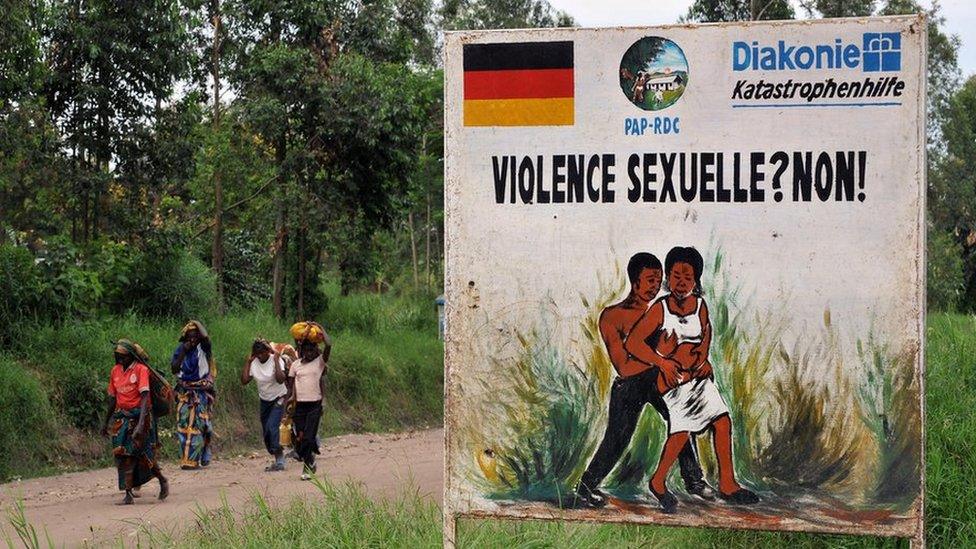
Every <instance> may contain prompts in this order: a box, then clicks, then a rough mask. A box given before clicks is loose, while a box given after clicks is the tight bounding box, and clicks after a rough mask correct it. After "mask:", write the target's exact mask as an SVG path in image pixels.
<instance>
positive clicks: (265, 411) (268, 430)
mask: <svg viewBox="0 0 976 549" xmlns="http://www.w3.org/2000/svg"><path fill="white" fill-rule="evenodd" d="M272 353H273V354H272ZM252 379H253V380H254V381H255V382H256V383H257V386H258V397H260V399H261V415H260V417H261V430H262V434H263V436H264V447H265V448H267V449H268V453H269V454H271V455H272V456H274V461H273V462H272V463H271V465H269V466H267V467H265V468H264V470H265V471H284V470H285V457H284V452H283V451H282V448H281V438H280V435H279V433H280V431H279V429H280V428H281V416H282V414H283V413H284V410H285V396H286V395H287V394H288V388H287V387H285V370H284V368H283V366H282V360H281V356H280V355H279V354H278V353H277V352H274V350H273V349H272V347H271V344H270V343H269V342H268V341H267V340H264V339H256V340H254V344H253V345H251V354H250V355H249V356H248V357H247V358H246V359H245V360H244V369H243V370H241V383H242V384H244V385H247V384H248V383H250V381H251V380H252Z"/></svg>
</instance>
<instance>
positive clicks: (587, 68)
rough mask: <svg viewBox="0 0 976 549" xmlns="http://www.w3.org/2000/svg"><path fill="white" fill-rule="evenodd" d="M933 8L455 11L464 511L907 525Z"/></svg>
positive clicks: (450, 132)
mask: <svg viewBox="0 0 976 549" xmlns="http://www.w3.org/2000/svg"><path fill="white" fill-rule="evenodd" d="M925 47H926V46H925V21H924V19H922V18H921V17H892V18H871V19H847V20H835V21H829V20H825V21H804V22H789V23H786V22H783V23H780V22H772V23H750V24H722V25H681V26H667V27H648V28H614V29H557V30H527V31H487V32H455V33H448V34H447V35H446V38H445V58H444V70H445V91H444V93H445V104H446V112H445V130H446V148H447V153H446V155H447V156H446V215H447V221H446V235H447V251H446V254H447V256H446V257H447V275H446V285H447V293H446V299H447V322H446V326H447V334H446V370H447V371H446V385H447V408H446V418H445V423H446V427H447V442H446V446H447V448H446V450H447V460H446V463H447V471H446V481H447V482H446V494H445V500H444V503H445V514H446V516H447V518H448V521H447V530H448V538H447V541H448V542H449V543H450V542H452V541H453V538H451V536H452V535H453V534H452V532H451V530H452V522H453V517H456V516H495V517H517V518H550V519H561V520H588V521H607V522H637V523H660V524H672V525H695V526H716V527H729V528H753V529H769V530H804V531H818V532H848V533H858V534H876V535H895V536H905V537H912V536H916V534H917V533H918V532H919V531H920V527H921V522H922V501H923V498H922V493H923V467H922V463H923V461H924V460H923V444H922V440H923V422H922V418H923V407H922V399H921V395H922V389H923V388H922V381H923V380H922V372H923V365H922V353H921V349H922V343H923V326H924V303H925V300H924V288H925V281H924V230H923V229H924V210H925V208H924V196H925V193H924V189H925V185H924V174H925V158H924V143H925V102H924V96H925V93H924V92H925V90H924V83H925Z"/></svg>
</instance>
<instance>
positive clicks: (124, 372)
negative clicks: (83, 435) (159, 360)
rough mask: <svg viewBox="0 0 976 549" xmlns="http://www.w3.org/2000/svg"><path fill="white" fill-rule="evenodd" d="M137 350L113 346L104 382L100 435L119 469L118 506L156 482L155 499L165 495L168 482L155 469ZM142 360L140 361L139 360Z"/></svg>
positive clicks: (155, 443)
mask: <svg viewBox="0 0 976 549" xmlns="http://www.w3.org/2000/svg"><path fill="white" fill-rule="evenodd" d="M140 356H143V357H144V356H145V353H144V352H142V349H141V347H139V346H138V345H136V344H135V343H132V342H131V341H128V340H125V339H123V340H120V341H119V342H118V343H116V347H115V366H114V367H113V368H112V373H111V376H110V377H109V382H108V395H109V404H108V411H107V413H106V415H105V424H104V425H103V426H102V435H104V436H106V437H111V439H112V453H113V454H114V455H115V464H116V466H117V467H118V470H119V490H124V491H125V498H124V499H123V500H122V502H121V504H123V505H130V504H132V498H133V493H132V490H133V489H134V488H136V487H138V486H142V485H143V484H145V483H147V482H149V480H150V479H152V478H157V479H159V499H161V500H163V499H166V496H168V495H169V482H167V481H166V477H164V476H163V472H162V470H161V469H160V468H159V462H158V461H157V459H156V454H157V452H158V451H159V437H158V436H157V433H156V420H155V418H153V417H152V411H151V408H150V406H149V400H150V394H149V367H148V366H146V364H144V363H143V362H141V361H140V359H139V357H140ZM143 360H144V359H143Z"/></svg>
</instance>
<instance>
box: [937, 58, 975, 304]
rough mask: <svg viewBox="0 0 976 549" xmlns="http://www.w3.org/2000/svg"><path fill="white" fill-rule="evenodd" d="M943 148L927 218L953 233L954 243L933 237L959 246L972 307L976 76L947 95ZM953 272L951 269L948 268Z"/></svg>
mask: <svg viewBox="0 0 976 549" xmlns="http://www.w3.org/2000/svg"><path fill="white" fill-rule="evenodd" d="M943 119H944V124H943V126H942V135H943V137H944V140H945V147H944V152H943V154H941V155H940V156H939V157H937V159H936V160H935V166H933V169H931V170H930V172H929V190H928V201H929V222H930V224H931V225H932V229H933V230H934V231H936V233H941V234H947V235H951V236H952V237H953V238H954V245H950V244H946V243H944V242H941V241H940V240H939V239H935V240H934V243H935V244H941V246H942V247H943V248H944V249H939V250H936V253H935V254H933V255H935V256H936V257H938V256H939V255H940V254H943V255H945V254H948V253H949V252H954V253H955V254H958V253H959V252H960V249H961V257H962V260H963V275H964V279H963V280H964V285H965V286H964V293H963V305H964V307H965V308H966V309H968V310H972V309H976V77H971V78H970V79H969V80H968V81H967V82H966V83H965V85H963V86H962V88H960V89H959V91H958V92H957V93H955V94H954V95H953V96H952V97H951V99H950V100H949V102H948V104H947V106H946V110H945V113H944V116H943ZM946 274H947V275H951V274H952V273H951V272H950V273H946Z"/></svg>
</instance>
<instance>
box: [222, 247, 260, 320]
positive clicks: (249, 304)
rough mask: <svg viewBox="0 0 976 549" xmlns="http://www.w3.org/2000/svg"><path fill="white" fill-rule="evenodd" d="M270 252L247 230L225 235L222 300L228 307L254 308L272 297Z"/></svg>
mask: <svg viewBox="0 0 976 549" xmlns="http://www.w3.org/2000/svg"><path fill="white" fill-rule="evenodd" d="M269 259H270V257H269V255H268V254H267V252H266V251H265V250H264V249H263V248H262V246H261V243H260V242H258V241H257V240H255V238H254V236H253V235H252V234H251V233H250V232H249V231H246V230H244V231H236V232H231V233H228V234H227V236H226V237H225V238H224V272H223V275H222V277H221V278H222V282H223V284H224V300H225V301H226V304H227V305H228V306H231V307H244V308H253V307H255V306H256V305H257V304H258V303H260V302H262V301H264V300H267V299H268V298H269V297H270V296H271V288H270V287H269V285H268V279H269V277H268V271H269V267H270V265H269Z"/></svg>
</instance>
